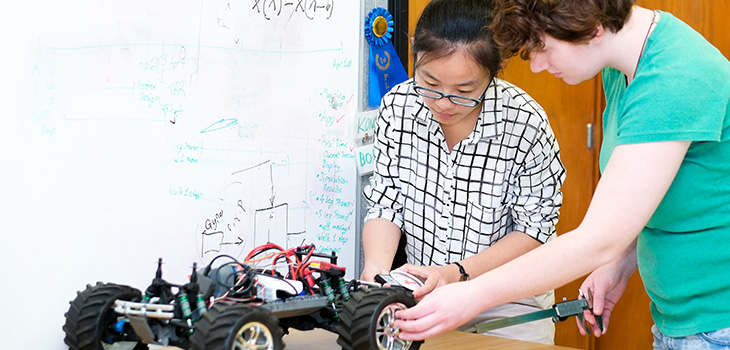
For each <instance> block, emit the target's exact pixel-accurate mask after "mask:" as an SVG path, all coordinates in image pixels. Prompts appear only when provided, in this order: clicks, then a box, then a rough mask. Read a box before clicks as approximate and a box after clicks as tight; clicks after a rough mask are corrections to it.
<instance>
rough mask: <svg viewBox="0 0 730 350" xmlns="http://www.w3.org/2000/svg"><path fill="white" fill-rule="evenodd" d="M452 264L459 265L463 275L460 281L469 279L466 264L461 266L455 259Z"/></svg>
mask: <svg viewBox="0 0 730 350" xmlns="http://www.w3.org/2000/svg"><path fill="white" fill-rule="evenodd" d="M452 264H454V265H456V266H458V267H459V272H460V273H461V277H459V281H468V280H469V274H468V273H466V270H464V266H461V264H459V263H458V262H456V261H454V262H452Z"/></svg>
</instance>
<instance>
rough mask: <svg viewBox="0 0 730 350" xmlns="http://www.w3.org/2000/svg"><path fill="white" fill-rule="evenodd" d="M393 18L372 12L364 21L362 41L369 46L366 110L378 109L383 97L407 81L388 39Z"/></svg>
mask: <svg viewBox="0 0 730 350" xmlns="http://www.w3.org/2000/svg"><path fill="white" fill-rule="evenodd" d="M393 24H394V22H393V16H392V15H391V14H390V12H388V10H386V9H384V8H380V7H376V8H374V9H373V10H372V11H370V13H369V14H368V17H367V18H366V19H365V39H367V41H368V43H369V44H370V64H369V72H370V75H369V79H368V85H369V86H368V88H369V91H368V92H369V93H368V96H369V98H368V100H369V101H368V102H369V104H370V107H377V106H379V105H380V100H381V99H382V98H383V96H384V95H385V93H387V92H388V91H390V89H391V88H392V87H393V86H395V85H396V84H398V83H401V82H403V81H406V80H407V79H408V73H406V70H405V69H404V68H403V64H401V62H400V59H399V58H398V53H396V52H395V48H394V47H393V43H392V42H391V41H390V38H392V37H393V34H392V33H393Z"/></svg>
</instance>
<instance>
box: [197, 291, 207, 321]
mask: <svg viewBox="0 0 730 350" xmlns="http://www.w3.org/2000/svg"><path fill="white" fill-rule="evenodd" d="M195 310H196V311H197V312H198V319H200V318H201V317H203V314H204V313H205V312H206V311H208V308H207V307H206V306H205V299H204V298H203V294H200V293H198V300H197V306H196V307H195Z"/></svg>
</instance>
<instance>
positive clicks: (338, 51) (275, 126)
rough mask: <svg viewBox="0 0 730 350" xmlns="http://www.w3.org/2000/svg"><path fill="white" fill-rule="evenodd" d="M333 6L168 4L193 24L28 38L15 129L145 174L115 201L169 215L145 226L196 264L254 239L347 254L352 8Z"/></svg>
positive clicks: (131, 20)
mask: <svg viewBox="0 0 730 350" xmlns="http://www.w3.org/2000/svg"><path fill="white" fill-rule="evenodd" d="M334 2H335V1H334V0H329V1H325V0H295V1H285V0H256V1H254V0H250V1H247V2H245V3H232V2H229V1H210V2H206V3H205V4H203V6H202V7H196V6H192V5H189V4H188V5H185V6H184V8H182V9H181V10H182V11H184V13H185V14H184V15H181V17H182V18H186V19H188V18H195V19H199V21H200V24H199V27H196V29H195V30H188V29H189V21H182V20H181V21H180V22H179V23H175V20H174V19H167V20H166V21H169V22H166V26H162V27H164V28H168V29H165V30H162V29H159V28H162V27H157V26H153V25H152V24H151V23H156V22H158V21H159V20H160V19H157V18H156V19H155V20H154V21H143V20H136V17H135V16H134V14H127V16H128V18H119V19H115V21H116V22H115V23H110V24H109V27H108V28H106V29H104V30H99V31H98V32H95V31H89V30H88V28H84V27H83V26H78V27H77V28H75V29H76V30H78V32H73V31H70V32H67V33H64V35H63V36H60V35H59V36H58V39H56V40H45V41H42V40H37V41H35V43H36V45H37V47H36V48H35V49H34V50H33V51H34V52H36V53H37V57H36V58H35V59H36V61H37V62H35V65H34V69H33V74H34V76H33V79H29V80H30V81H31V83H30V84H31V85H32V90H34V91H36V92H37V93H36V94H34V96H33V99H34V103H33V104H32V107H30V110H31V112H32V115H33V118H29V120H28V121H24V123H26V125H28V126H31V128H28V129H27V130H34V131H33V132H35V135H34V136H36V137H38V136H40V137H41V138H44V139H46V141H49V142H48V143H47V144H49V145H54V144H53V142H57V143H58V145H59V146H61V147H59V149H60V152H64V151H66V150H69V152H75V151H76V150H78V149H90V151H88V152H87V153H88V154H90V155H92V156H93V157H99V158H100V159H108V160H109V161H108V162H110V163H112V162H113V163H114V164H118V165H119V166H120V167H127V168H130V169H135V170H137V171H138V172H139V173H140V174H145V175H144V176H149V177H151V178H152V179H154V181H152V182H151V185H150V187H152V184H154V185H155V186H158V187H153V188H154V189H155V190H153V191H150V193H149V194H148V193H144V194H136V193H133V191H127V193H129V194H130V195H129V196H128V197H129V198H141V197H143V196H147V195H149V196H150V197H149V198H148V199H146V200H145V201H146V202H148V203H150V205H152V206H154V207H155V208H163V209H162V210H166V211H169V215H170V217H172V218H174V219H171V220H173V221H174V223H172V224H169V226H164V227H155V224H154V223H150V224H149V225H147V226H148V227H150V228H151V229H152V230H154V231H156V232H169V233H168V234H173V232H176V233H178V234H179V233H180V232H186V234H188V235H194V237H195V238H194V240H195V243H194V244H195V246H196V248H195V252H196V255H197V256H198V257H199V258H200V259H201V260H203V261H208V260H209V259H211V257H213V256H214V255H217V254H224V253H225V254H230V255H232V256H240V254H241V253H242V252H245V251H246V250H247V249H251V248H253V246H254V245H256V244H262V243H265V242H269V241H272V242H277V243H279V244H281V245H282V246H289V245H290V244H293V245H300V244H302V243H303V242H307V243H310V242H311V243H315V244H316V245H317V248H318V249H319V250H322V251H327V250H330V251H337V252H340V253H345V254H348V255H354V254H352V249H353V248H354V237H356V235H355V232H354V227H355V225H354V224H353V223H354V220H355V217H356V213H355V210H356V209H355V196H356V195H357V193H356V189H355V186H356V184H355V179H356V174H355V165H356V152H355V146H356V145H355V143H354V142H352V139H353V137H352V135H351V134H352V131H353V128H352V123H353V114H354V111H355V110H356V109H357V102H358V99H357V98H356V95H357V93H358V90H359V83H358V80H357V76H358V73H359V62H358V56H359V46H358V45H359V40H358V39H359V35H360V32H359V30H358V28H356V27H353V28H350V26H349V24H350V23H356V22H357V20H358V19H359V17H358V16H357V13H358V12H359V11H358V10H357V9H359V6H360V4H359V3H346V4H341V3H340V4H338V6H337V7H336V6H335V3H334ZM335 9H337V10H335ZM293 29H295V30H293ZM110 30H112V31H114V36H113V37H107V35H106V34H105V33H107V32H109V31H110ZM85 33H91V34H93V35H92V36H85ZM252 34H256V35H252ZM263 34H267V35H263ZM268 34H272V35H273V38H274V39H272V37H270V36H268ZM86 136H93V140H94V142H95V143H93V142H91V141H89V142H86V141H85V140H86V139H87V137H86ZM90 144H91V145H92V146H91V147H89V146H90ZM69 154H72V153H69ZM85 154H86V153H85ZM93 157H90V156H85V157H84V163H83V164H76V163H73V162H72V161H68V162H67V163H68V164H69V165H70V167H69V168H72V169H73V168H75V169H80V170H81V171H83V170H84V167H86V166H91V164H100V161H99V159H96V158H93ZM70 158H73V156H70ZM112 160H113V161H112ZM98 216H99V217H103V214H101V215H98ZM189 241H190V239H188V243H190V242H189ZM182 242H184V240H180V243H179V244H183V243H182Z"/></svg>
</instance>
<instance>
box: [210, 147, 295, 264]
mask: <svg viewBox="0 0 730 350" xmlns="http://www.w3.org/2000/svg"><path fill="white" fill-rule="evenodd" d="M264 165H268V170H269V183H270V195H269V199H268V203H267V204H269V205H268V206H265V207H261V208H257V209H254V210H252V211H249V210H246V204H245V203H244V200H243V199H240V198H238V199H237V201H236V204H235V206H231V205H226V204H225V203H224V202H225V200H224V199H223V198H219V200H220V201H221V202H222V204H223V208H224V209H221V210H220V211H218V212H216V213H213V214H212V215H210V217H208V218H206V219H205V222H204V224H203V229H202V230H200V227H198V230H197V231H198V232H200V235H201V237H200V241H201V244H200V247H201V249H200V256H201V257H202V258H205V257H206V256H209V255H211V254H213V255H219V254H221V253H226V254H229V255H231V256H234V257H238V256H240V254H241V252H242V251H243V249H244V247H245V246H250V245H251V244H252V245H253V246H258V245H261V244H266V243H271V242H273V243H276V244H278V245H280V246H283V247H286V248H288V247H290V246H293V245H292V244H290V243H293V244H298V243H301V242H297V241H298V239H296V238H295V237H302V239H301V240H304V239H305V238H304V237H305V233H306V230H301V231H297V232H290V231H289V221H290V220H289V215H290V213H289V210H290V208H289V203H286V202H284V203H276V191H275V186H274V176H273V172H274V166H273V164H272V163H271V160H266V161H264V162H261V163H259V164H256V165H254V166H251V167H248V168H246V169H242V170H237V171H234V172H233V173H232V174H231V175H232V176H241V175H244V176H245V173H246V172H248V171H252V170H259V169H260V168H261V167H263V166H264ZM243 186H244V181H239V180H236V181H232V182H230V183H229V184H228V185H227V186H226V187H225V192H226V193H237V194H239V195H240V193H243V192H245V191H244V190H243ZM228 208H230V209H228ZM250 212H252V213H250ZM250 220H253V225H250V224H247V223H249V222H250ZM198 226H200V225H198ZM251 228H252V231H253V232H251Z"/></svg>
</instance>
